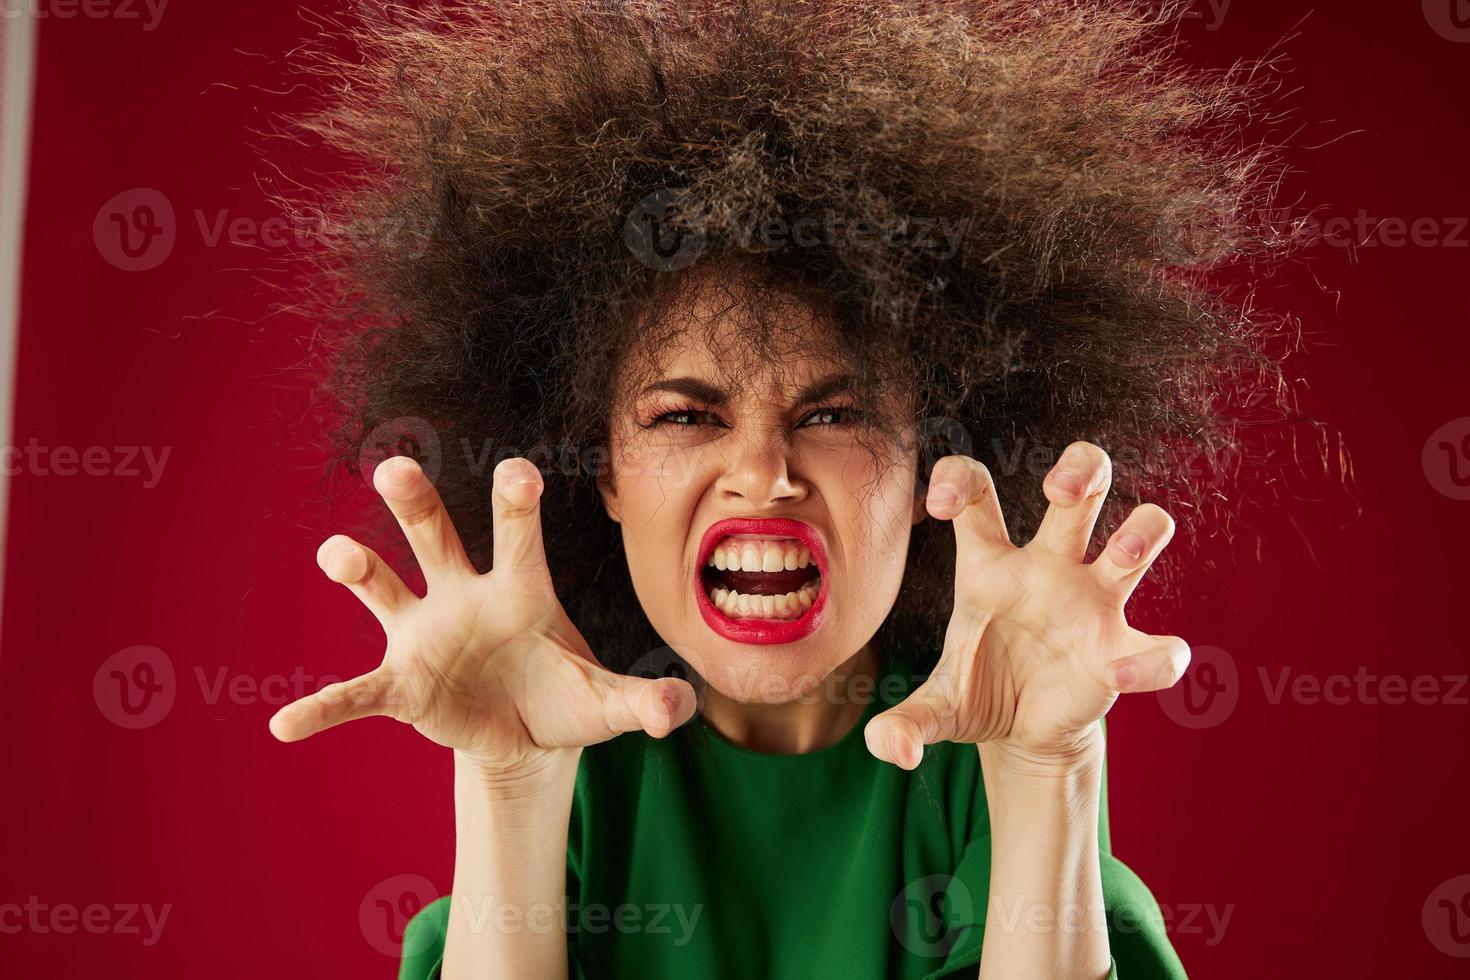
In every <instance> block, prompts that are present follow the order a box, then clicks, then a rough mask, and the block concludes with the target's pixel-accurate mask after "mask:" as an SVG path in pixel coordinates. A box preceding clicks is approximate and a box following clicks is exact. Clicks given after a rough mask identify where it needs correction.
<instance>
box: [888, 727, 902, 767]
mask: <svg viewBox="0 0 1470 980" xmlns="http://www.w3.org/2000/svg"><path fill="white" fill-rule="evenodd" d="M888 754H889V755H890V756H892V757H893V761H894V762H896V763H898V765H900V766H902V765H903V758H904V754H903V739H902V738H901V737H900V736H899V735H898V733H897V732H894V733H893V734H892V735H889V736H888Z"/></svg>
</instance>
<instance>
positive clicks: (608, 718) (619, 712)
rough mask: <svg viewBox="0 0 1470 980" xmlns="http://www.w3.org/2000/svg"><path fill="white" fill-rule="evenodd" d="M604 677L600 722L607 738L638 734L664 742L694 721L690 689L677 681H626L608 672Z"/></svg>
mask: <svg viewBox="0 0 1470 980" xmlns="http://www.w3.org/2000/svg"><path fill="white" fill-rule="evenodd" d="M603 675H604V676H603V677H602V683H601V688H602V707H603V721H604V723H605V724H606V725H607V730H608V737H609V738H611V737H612V736H614V735H620V734H622V733H623V732H638V731H642V732H647V733H648V734H649V735H651V736H653V737H654V738H663V737H664V736H665V735H667V734H669V732H671V731H673V730H674V729H675V728H678V727H679V726H680V725H682V724H684V722H686V721H688V720H689V719H690V718H693V717H694V712H695V709H696V708H697V707H698V696H697V695H696V694H695V691H694V687H693V685H691V684H690V683H689V682H688V681H685V680H680V679H679V678H677V677H654V678H647V677H629V676H627V675H626V674H615V673H613V672H612V671H610V670H604V671H603Z"/></svg>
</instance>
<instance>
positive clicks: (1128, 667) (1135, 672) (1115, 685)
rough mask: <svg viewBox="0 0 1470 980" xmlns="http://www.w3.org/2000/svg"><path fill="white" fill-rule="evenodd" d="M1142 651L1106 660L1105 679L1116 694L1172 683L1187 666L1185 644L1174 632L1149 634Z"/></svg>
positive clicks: (1130, 692) (1167, 685)
mask: <svg viewBox="0 0 1470 980" xmlns="http://www.w3.org/2000/svg"><path fill="white" fill-rule="evenodd" d="M1147 639H1148V640H1150V641H1153V642H1152V645H1151V646H1149V647H1148V649H1146V650H1144V651H1143V652H1142V653H1135V654H1132V655H1130V656H1127V657H1119V658H1118V659H1117V660H1114V661H1113V662H1112V663H1110V664H1108V666H1107V669H1106V675H1105V677H1104V681H1105V683H1106V684H1107V685H1108V687H1110V688H1112V689H1113V690H1115V691H1117V692H1118V693H1120V694H1138V693H1141V692H1146V691H1162V690H1165V689H1167V688H1170V687H1173V686H1174V685H1175V684H1177V683H1178V682H1179V679H1180V678H1181V677H1183V676H1184V672H1185V671H1186V670H1187V669H1188V668H1189V660H1190V654H1189V644H1188V643H1185V642H1184V641H1183V640H1181V639H1180V638H1179V637H1177V636H1150V637H1147Z"/></svg>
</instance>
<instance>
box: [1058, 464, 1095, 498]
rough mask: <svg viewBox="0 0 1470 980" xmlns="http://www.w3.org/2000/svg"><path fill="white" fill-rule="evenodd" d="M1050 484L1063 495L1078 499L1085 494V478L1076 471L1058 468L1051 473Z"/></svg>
mask: <svg viewBox="0 0 1470 980" xmlns="http://www.w3.org/2000/svg"><path fill="white" fill-rule="evenodd" d="M1051 482H1052V483H1054V484H1056V485H1057V488H1058V489H1059V490H1061V491H1062V492H1063V493H1065V494H1068V495H1069V496H1073V497H1080V496H1082V495H1083V494H1085V493H1087V478H1086V477H1084V476H1083V475H1082V474H1081V473H1078V472H1077V471H1076V470H1066V469H1061V468H1058V469H1056V470H1053V471H1052V474H1051Z"/></svg>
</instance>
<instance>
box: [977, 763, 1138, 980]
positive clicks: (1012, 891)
mask: <svg viewBox="0 0 1470 980" xmlns="http://www.w3.org/2000/svg"><path fill="white" fill-rule="evenodd" d="M980 759H981V768H982V770H983V772H984V778H985V794H986V799H987V801H988V803H989V807H990V829H991V854H992V857H991V869H990V896H989V906H988V908H987V913H986V919H985V942H984V946H983V949H982V953H981V958H980V977H981V980H1030V978H1037V980H1043V978H1044V980H1057V978H1065V980H1074V978H1075V980H1100V978H1103V977H1106V976H1107V975H1108V969H1109V964H1110V954H1109V950H1108V935H1107V919H1106V912H1105V909H1104V907H1103V895H1102V877H1101V871H1100V870H1099V858H1098V844H1097V824H1098V807H1099V805H1100V787H1101V783H1102V740H1101V738H1099V739H1097V740H1096V742H1095V743H1094V744H1092V745H1090V746H1089V747H1088V748H1087V749H1085V750H1084V751H1082V752H1081V753H1079V755H1078V756H1077V757H1076V758H1075V759H1073V760H1070V761H1068V762H1066V763H1064V764H1063V763H1045V764H1041V763H1036V762H1034V761H1031V760H1020V759H1017V758H1016V757H1015V756H1014V755H1012V754H1010V753H1008V752H1007V751H1005V750H1004V749H999V748H997V747H996V746H995V745H994V744H993V743H982V744H981V745H980Z"/></svg>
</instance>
